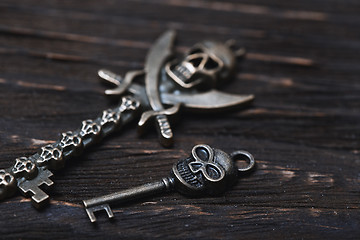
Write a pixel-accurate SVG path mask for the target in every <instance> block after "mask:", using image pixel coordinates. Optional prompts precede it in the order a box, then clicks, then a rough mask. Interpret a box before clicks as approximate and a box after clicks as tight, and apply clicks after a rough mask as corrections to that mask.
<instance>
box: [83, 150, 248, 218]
mask: <svg viewBox="0 0 360 240" xmlns="http://www.w3.org/2000/svg"><path fill="white" fill-rule="evenodd" d="M240 156H245V157H246V160H247V161H248V165H247V166H246V167H245V168H238V167H236V160H237V159H239V157H240ZM254 166H255V160H254V158H253V156H252V155H251V154H250V153H248V152H246V151H236V152H233V153H232V154H230V155H228V154H227V153H225V152H223V151H222V150H219V149H214V148H211V147H210V146H208V145H205V144H201V145H196V146H194V147H193V149H192V153H191V156H190V157H188V158H186V159H183V160H180V161H178V162H177V163H175V164H174V165H173V168H172V170H171V173H170V176H169V177H165V178H163V179H161V180H159V181H156V182H153V183H147V184H144V185H141V186H138V187H134V188H131V189H128V190H124V191H120V192H116V193H112V194H108V195H105V196H101V197H97V198H93V199H89V200H84V201H83V203H84V206H85V210H86V212H87V214H88V216H89V218H90V221H91V222H95V221H96V217H95V214H94V212H96V211H99V210H105V211H106V212H107V214H108V216H109V218H113V217H114V214H113V212H112V210H111V208H110V206H109V204H110V203H114V202H117V203H121V202H127V201H131V200H135V199H139V198H143V197H146V196H149V195H154V194H158V193H160V192H165V191H171V190H176V191H178V192H180V193H182V194H184V195H188V196H201V195H217V194H221V193H223V192H225V190H226V189H227V188H228V187H229V186H231V185H233V184H235V182H236V180H237V173H238V172H245V171H249V170H251V169H253V167H254Z"/></svg>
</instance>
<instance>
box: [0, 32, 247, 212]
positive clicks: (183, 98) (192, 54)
mask: <svg viewBox="0 0 360 240" xmlns="http://www.w3.org/2000/svg"><path fill="white" fill-rule="evenodd" d="M174 40H175V32H174V31H168V32H166V33H164V34H163V35H162V36H161V37H160V38H159V39H158V40H157V41H156V42H155V44H154V46H153V47H152V48H151V49H150V51H149V54H148V56H147V58H146V62H145V69H144V70H138V71H130V72H128V73H126V75H125V77H124V78H122V77H121V76H119V75H117V74H115V73H112V72H110V71H108V70H104V69H102V70H99V71H98V75H99V76H100V77H101V79H103V80H104V81H105V82H107V83H111V84H112V85H114V86H115V87H114V88H113V89H108V90H106V91H105V94H106V95H108V96H113V97H115V98H120V99H121V104H120V105H119V106H117V107H115V108H113V109H107V110H105V111H103V112H102V113H101V114H100V116H99V117H98V118H96V119H92V120H91V119H89V120H85V121H83V122H82V124H81V127H80V128H79V129H77V130H75V131H67V132H65V133H62V134H61V137H60V139H59V140H58V141H57V142H55V143H54V144H49V145H47V146H44V147H42V148H41V149H40V150H39V152H38V153H36V154H34V155H32V156H30V157H21V158H17V159H16V161H15V164H14V166H12V167H10V168H9V169H0V199H3V198H6V197H10V196H12V195H13V194H14V193H15V192H16V189H19V190H20V192H21V193H23V194H24V195H26V196H31V197H32V200H33V201H32V202H33V204H34V206H35V207H40V206H42V205H44V203H45V202H47V200H48V198H49V196H48V195H47V194H46V193H45V192H44V191H43V190H42V189H41V188H42V187H49V186H51V185H52V184H53V182H52V181H51V180H50V179H49V177H51V176H52V174H53V173H52V172H51V171H52V170H57V169H60V168H62V167H64V165H65V163H66V161H67V160H68V159H70V158H71V157H73V156H76V155H79V154H81V153H82V152H83V150H84V149H86V148H88V147H89V146H90V145H93V144H94V143H96V142H98V141H100V140H101V139H102V138H103V137H105V136H107V135H108V134H110V133H112V132H114V131H115V130H118V129H119V128H120V127H121V126H123V125H124V124H126V123H127V122H129V121H131V120H132V119H133V118H136V117H137V116H139V115H141V117H140V120H139V122H138V126H139V132H143V130H144V127H145V126H146V125H148V124H147V122H149V120H150V119H154V120H155V122H156V126H157V129H158V132H159V138H160V142H161V144H162V145H164V146H170V145H171V144H172V142H173V140H172V139H173V133H172V130H171V127H170V123H169V121H168V119H167V116H170V115H175V114H176V113H178V111H179V108H180V106H181V108H183V109H185V110H195V111H197V112H198V111H219V110H226V109H231V108H234V107H238V106H242V105H244V104H247V103H249V102H251V101H252V100H253V99H254V96H253V95H234V94H228V93H224V92H220V91H218V90H215V89H214V87H217V86H219V85H221V84H223V83H225V80H227V79H229V78H230V77H231V76H232V74H233V73H234V70H235V65H236V64H235V63H236V57H237V56H240V55H243V54H244V52H243V51H233V50H232V48H231V47H230V45H231V44H229V43H224V44H223V43H219V42H215V41H204V42H202V43H199V44H196V45H195V46H194V47H193V48H191V50H190V51H189V52H187V53H186V54H185V56H183V57H182V58H180V59H176V58H171V57H172V56H174V52H173V50H172V46H173V42H174ZM134 80H136V81H134ZM126 94H130V96H127V95H126ZM140 109H141V110H142V114H141V111H140Z"/></svg>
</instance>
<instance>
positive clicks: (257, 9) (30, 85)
mask: <svg viewBox="0 0 360 240" xmlns="http://www.w3.org/2000/svg"><path fill="white" fill-rule="evenodd" d="M359 12H360V3H359V2H358V1H355V0H347V1H346V3H345V2H344V1H340V0H328V1H320V0H313V1H308V0H306V1H304V0H303V1H298V0H295V1H284V0H272V1H265V0H241V1H237V0H226V1H204V0H192V1H190V0H186V1H180V0H171V1H165V0H154V1H144V0H136V1H112V0H103V1H101V2H99V1H95V0H88V1H70V0H65V1H56V0H48V1H38V0H30V1H25V0H18V1H16V2H14V1H10V0H2V1H1V2H0V16H1V18H0V168H7V167H9V166H10V165H12V164H13V161H14V159H15V158H17V157H20V156H28V155H30V154H32V153H34V152H35V151H36V150H37V149H38V148H39V147H41V146H43V145H45V144H47V143H50V142H52V141H54V140H56V139H57V138H58V134H59V133H60V132H64V131H67V130H72V129H76V128H77V127H79V124H80V123H81V121H82V120H84V119H87V118H94V117H96V116H97V115H98V113H99V112H100V111H101V110H103V109H104V108H106V107H108V106H111V105H112V104H113V103H111V102H110V101H109V100H108V99H106V98H105V97H104V96H103V91H104V89H105V87H104V86H102V85H101V84H100V83H99V80H98V78H97V76H96V72H97V70H98V69H99V68H103V67H106V68H109V69H111V70H113V71H115V72H117V73H120V74H124V73H126V72H127V71H129V70H135V69H141V68H142V67H143V64H144V59H145V55H146V53H147V51H148V49H149V47H150V46H151V44H152V43H153V41H154V40H155V39H156V38H157V36H159V34H161V33H162V32H164V31H165V30H167V29H175V30H176V31H177V32H178V40H177V50H178V51H184V50H185V49H187V48H188V47H190V46H191V45H192V44H194V43H196V42H198V41H201V40H203V39H207V38H210V39H217V40H220V41H226V40H228V39H235V40H236V41H237V43H238V45H239V46H245V47H246V48H247V51H248V54H247V58H246V59H245V60H244V61H243V62H242V64H241V66H240V65H239V67H240V71H239V72H238V74H237V75H236V77H235V78H234V80H233V81H232V82H231V83H230V84H229V85H226V86H223V88H222V90H224V91H227V92H232V93H238V94H250V93H252V94H255V96H256V101H255V102H254V104H253V105H252V106H251V107H249V108H247V109H244V110H242V111H237V112H232V113H226V114H220V115H219V114H217V115H205V116H204V115H201V114H188V113H184V114H182V116H181V120H180V121H178V123H177V125H176V126H175V128H174V134H175V145H174V147H173V148H172V149H164V148H162V147H161V146H160V145H159V144H158V142H157V136H156V133H155V131H149V132H148V133H147V134H146V135H145V136H143V137H141V138H139V137H138V136H137V134H136V130H135V125H131V126H129V128H128V129H126V130H124V131H123V132H121V133H119V134H115V135H113V136H111V137H109V138H108V139H106V140H105V142H104V143H103V144H101V145H99V146H97V147H94V148H92V149H91V150H90V151H89V152H88V153H87V154H85V155H84V156H82V157H80V158H78V159H74V160H73V161H71V162H69V163H68V165H67V167H66V168H65V169H63V170H61V171H58V172H56V174H55V176H54V178H53V180H54V182H55V187H54V188H53V189H52V190H51V191H50V194H51V199H52V200H51V205H50V206H49V207H47V208H45V209H44V210H42V211H37V210H35V209H34V208H33V207H32V206H31V204H30V202H29V199H26V198H24V197H22V196H20V195H17V196H16V197H15V198H12V199H7V200H5V201H3V202H1V203H0V212H1V214H0V238H1V239H48V238H50V237H51V238H53V239H64V238H75V239H89V238H100V239H119V238H120V239H159V238H160V239H241V238H244V239H259V238H266V239H289V238H290V239H356V238H358V236H359V234H360V230H359V229H360V210H359V207H360V205H359V203H360V190H359V189H360V173H359V169H360V158H359V154H360V140H359V139H360V127H359V126H360V125H359V122H360V83H359V75H360V68H359V66H360V57H359V51H360V31H359V27H360V17H359ZM198 143H207V144H210V145H212V146H214V147H217V148H221V149H223V150H225V151H227V152H232V151H234V150H237V149H246V150H247V151H249V152H251V153H253V155H254V157H255V159H256V160H257V163H258V164H257V170H256V171H255V172H254V173H252V174H251V175H249V176H244V177H243V178H240V179H239V181H238V184H237V185H236V186H234V187H233V188H232V189H231V190H230V191H228V192H227V193H226V194H225V195H223V196H221V197H206V198H199V199H196V198H195V199H191V198H186V197H184V196H181V195H180V194H178V193H168V194H164V195H159V196H155V197H151V198H148V199H144V200H143V201H138V202H134V203H131V204H126V205H123V206H116V207H115V208H114V210H115V217H116V219H115V220H114V221H109V220H108V219H107V218H106V216H105V214H99V215H98V223H97V224H96V225H94V224H91V223H90V222H89V220H88V218H87V216H86V214H85V211H84V210H83V208H82V205H81V200H83V199H87V198H91V197H95V196H100V195H103V194H106V193H111V192H114V191H118V190H121V189H126V188H129V187H131V186H136V185H138V184H142V183H146V182H149V181H152V180H154V179H158V178H161V177H164V176H167V174H168V173H169V170H170V168H171V166H172V164H173V162H174V161H176V160H177V159H179V158H184V157H187V156H188V154H189V152H190V150H191V148H192V146H193V145H194V144H198Z"/></svg>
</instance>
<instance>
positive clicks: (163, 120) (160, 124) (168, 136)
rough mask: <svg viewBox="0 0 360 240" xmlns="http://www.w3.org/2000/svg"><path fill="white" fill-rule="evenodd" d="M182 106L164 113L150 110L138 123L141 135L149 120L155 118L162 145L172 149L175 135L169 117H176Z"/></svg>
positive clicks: (163, 111) (175, 106)
mask: <svg viewBox="0 0 360 240" xmlns="http://www.w3.org/2000/svg"><path fill="white" fill-rule="evenodd" d="M180 106H181V104H180V103H178V104H176V105H174V106H172V107H170V108H168V109H165V110H162V111H154V110H149V111H146V112H144V113H143V114H142V115H141V118H140V121H139V123H138V127H139V132H140V134H142V133H143V132H144V129H145V127H146V125H147V123H148V122H149V119H152V118H155V121H156V130H157V132H158V134H159V140H160V143H161V144H162V145H163V146H165V147H170V146H171V145H172V144H173V133H172V130H171V126H170V123H169V120H168V118H167V116H170V115H174V114H176V113H177V112H179V109H180Z"/></svg>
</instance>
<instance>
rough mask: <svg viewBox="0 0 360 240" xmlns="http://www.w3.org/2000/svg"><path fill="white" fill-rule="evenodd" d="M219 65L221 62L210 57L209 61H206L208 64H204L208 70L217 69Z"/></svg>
mask: <svg viewBox="0 0 360 240" xmlns="http://www.w3.org/2000/svg"><path fill="white" fill-rule="evenodd" d="M218 67H219V63H218V62H216V61H215V60H214V59H212V58H209V59H208V60H207V61H206V64H205V66H204V68H205V69H207V70H214V69H217V68H218Z"/></svg>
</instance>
